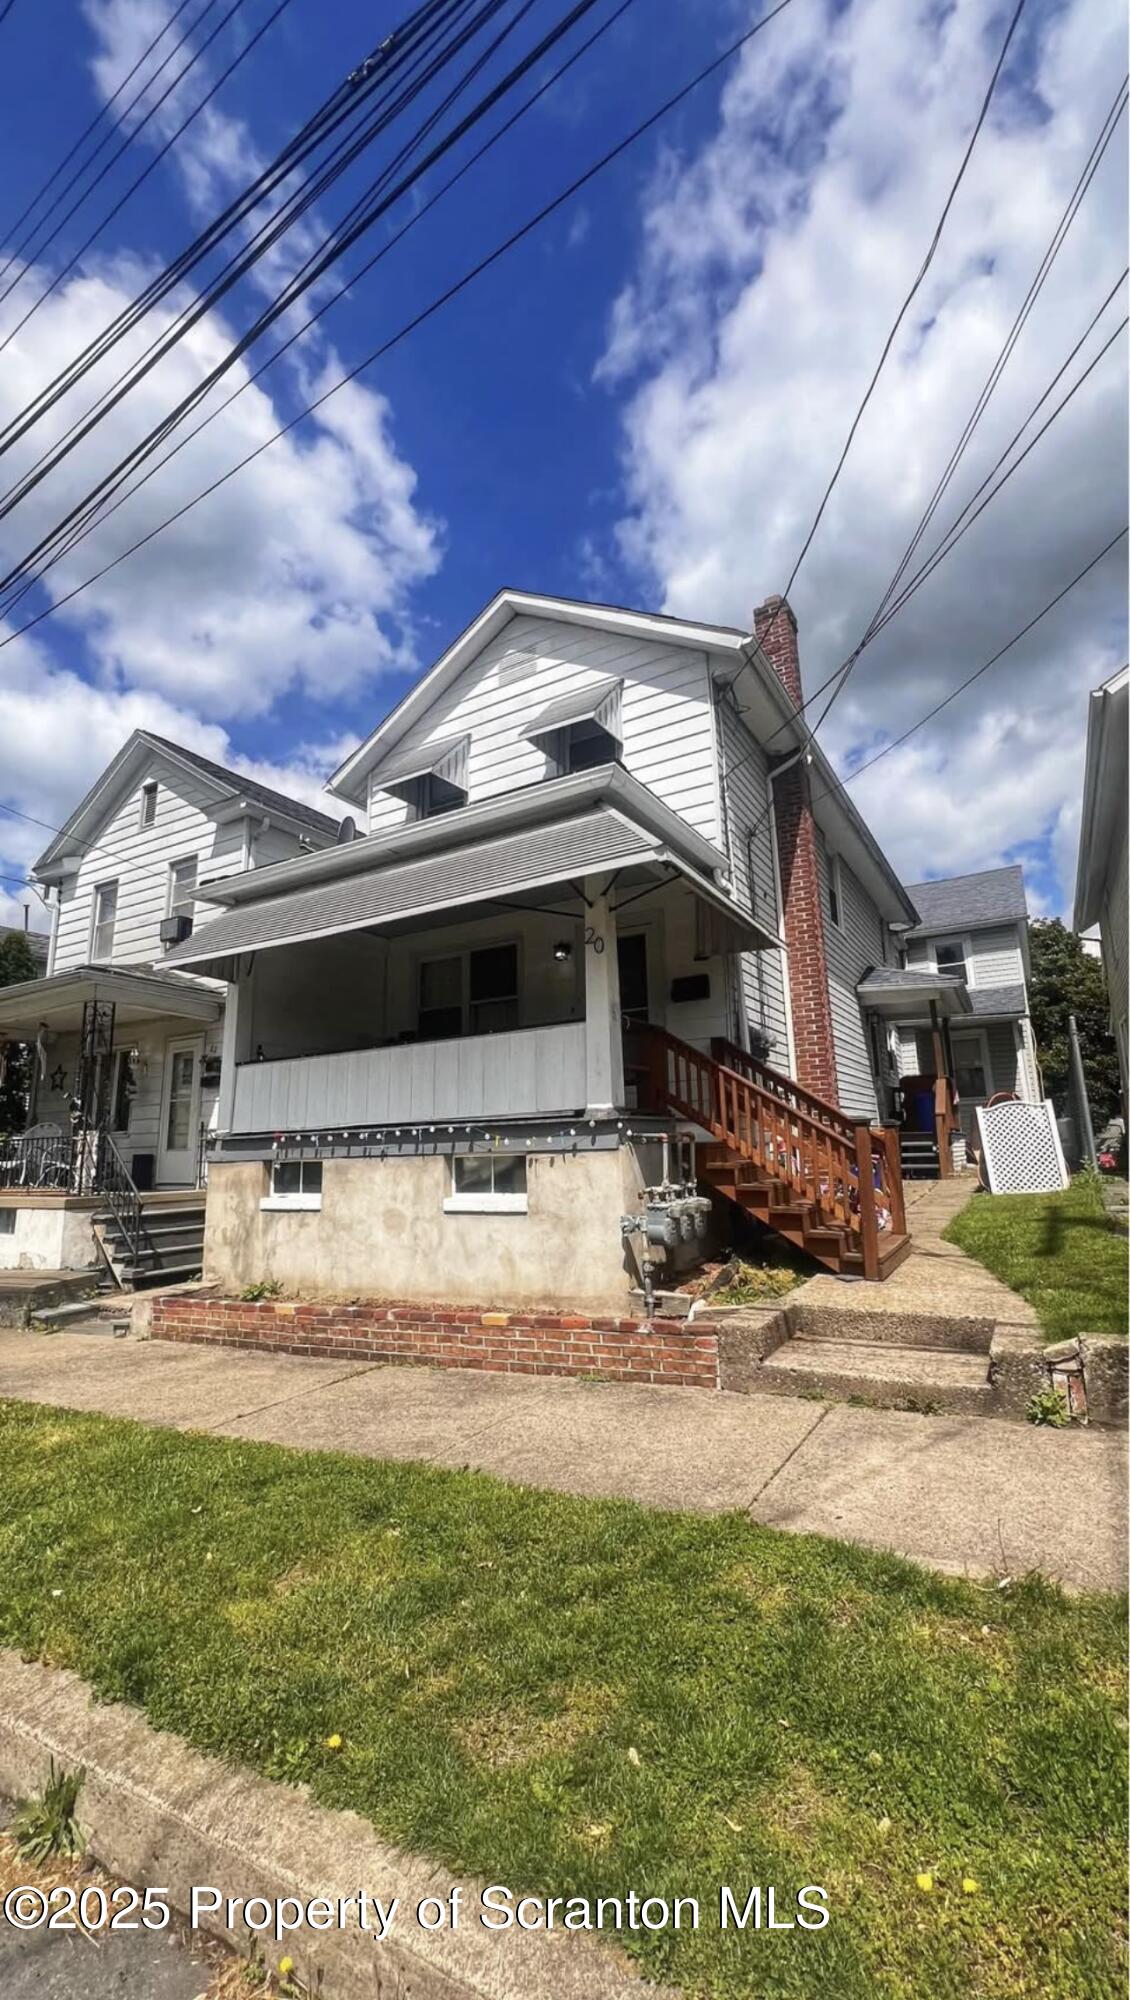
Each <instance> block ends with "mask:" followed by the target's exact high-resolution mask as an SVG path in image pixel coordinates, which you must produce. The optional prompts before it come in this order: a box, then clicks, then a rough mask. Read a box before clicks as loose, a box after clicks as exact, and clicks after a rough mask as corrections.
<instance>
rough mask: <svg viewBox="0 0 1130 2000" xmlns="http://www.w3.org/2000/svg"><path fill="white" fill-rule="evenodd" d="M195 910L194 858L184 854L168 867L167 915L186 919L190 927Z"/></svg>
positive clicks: (192, 855)
mask: <svg viewBox="0 0 1130 2000" xmlns="http://www.w3.org/2000/svg"><path fill="white" fill-rule="evenodd" d="M195 910H196V856H195V854H186V855H185V856H184V858H183V860H181V861H173V862H171V863H170V865H169V915H170V917H187V919H188V923H189V928H190V929H191V926H192V919H193V915H194V913H195Z"/></svg>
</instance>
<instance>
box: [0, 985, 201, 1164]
mask: <svg viewBox="0 0 1130 2000" xmlns="http://www.w3.org/2000/svg"><path fill="white" fill-rule="evenodd" d="M194 1032H198V1033H199V1034H200V1035H202V1036H203V1039H204V1053H205V1056H209V1055H211V1056H218V1055H219V1053H220V1047H221V1041H222V1037H223V1029H222V1027H221V1026H220V1025H219V1023H216V1024H215V1025H212V1024H209V1025H208V1026H207V1027H204V1026H201V1027H200V1028H199V1029H195V1030H194V1027H193V1024H192V1023H191V1022H186V1021H172V1020H163V1021H147V1022H144V1023H139V1024H138V1026H137V1027H136V1028H122V1029H119V1030H118V1031H117V1033H116V1034H115V1036H114V1047H115V1050H127V1049H131V1048H135V1049H136V1050H137V1052H138V1053H137V1061H136V1063H135V1065H134V1083H135V1088H134V1093H133V1097H132V1099H131V1100H130V1107H129V1127H128V1130H127V1131H126V1133H125V1134H124V1136H122V1137H120V1138H119V1144H120V1147H121V1152H122V1157H123V1159H124V1160H125V1162H126V1164H127V1166H128V1165H129V1163H130V1160H131V1158H132V1156H133V1155H134V1153H156V1151H157V1145H158V1139H159V1137H160V1125H161V1104H162V1093H163V1090H164V1082H165V1044H166V1042H169V1041H183V1040H184V1039H185V1037H186V1035H191V1034H193V1033H194ZM78 1051H79V1038H78V1035H77V1034H70V1035H55V1036H52V1038H51V1039H50V1041H49V1042H48V1047H47V1075H46V1077H45V1078H44V1079H43V1081H42V1083H41V1084H40V1085H39V1088H38V1090H37V1092H36V1098H35V1120H36V1123H37V1124H38V1123H47V1124H51V1125H57V1126H58V1128H59V1130H60V1131H61V1132H69V1131H70V1104H69V1099H70V1093H71V1092H72V1091H73V1089H74V1085H75V1076H76V1072H77V1069H78ZM59 1070H61V1071H62V1073H63V1076H62V1085H61V1088H60V1089H58V1090H55V1089H53V1088H52V1084H51V1078H52V1076H53V1075H55V1074H56V1073H57V1072H58V1071H59ZM217 1096H218V1087H217V1085H216V1084H214V1083H213V1084H210V1085H208V1086H207V1087H204V1088H202V1090H201V1096H200V1119H201V1123H202V1124H203V1125H205V1126H211V1125H212V1124H213V1123H214V1122H215V1113H216V1100H217Z"/></svg>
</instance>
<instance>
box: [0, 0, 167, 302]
mask: <svg viewBox="0 0 1130 2000" xmlns="http://www.w3.org/2000/svg"><path fill="white" fill-rule="evenodd" d="M187 6H188V0H178V4H177V7H176V11H175V12H174V13H172V14H170V15H169V17H168V19H167V20H166V21H165V22H164V23H163V24H162V26H161V27H160V28H159V29H158V30H157V33H156V34H155V35H154V37H153V40H152V41H151V42H150V43H148V45H147V46H146V47H145V48H144V49H142V51H141V54H140V55H139V56H138V58H137V61H136V62H135V63H134V65H133V68H132V69H130V70H128V71H127V72H126V74H125V76H123V78H122V80H121V82H120V83H119V85H118V87H117V89H116V90H115V91H114V93H113V95H112V96H111V97H108V98H107V99H106V101H105V103H104V104H100V105H99V107H98V109H97V111H96V112H95V114H94V116H93V118H92V119H91V121H90V123H89V125H86V126H84V127H83V130H82V131H81V132H80V133H79V135H78V138H77V139H76V140H75V142H74V145H73V146H72V147H71V148H70V151H69V152H66V153H64V154H63V157H62V159H61V160H60V161H59V164H58V166H57V167H55V168H54V170H53V171H52V172H51V173H50V174H48V176H47V179H46V180H45V181H44V183H43V185H42V187H41V188H40V189H39V191H38V193H36V194H33V196H32V198H31V200H30V201H29V202H28V203H27V205H26V207H25V208H23V209H21V211H20V213H19V215H17V216H16V218H15V221H14V222H10V223H9V224H8V227H7V229H5V230H4V232H3V236H2V238H0V241H3V242H5V243H7V242H10V240H11V238H12V237H13V236H14V235H15V233H16V231H17V229H22V228H23V226H24V223H25V222H26V221H27V219H28V217H29V215H31V214H32V213H33V211H34V210H35V209H37V208H38V206H39V204H40V202H41V201H42V200H43V199H44V197H45V196H46V195H49V194H50V192H51V189H52V188H53V187H54V185H55V182H56V181H57V180H58V178H59V175H60V174H61V173H64V172H65V171H66V169H67V167H69V166H70V163H71V161H72V160H73V159H74V156H75V154H76V153H77V152H79V151H80V150H81V149H82V147H83V146H85V144H86V142H87V140H88V139H89V137H90V135H91V133H92V132H93V131H94V130H95V128H96V127H97V126H98V125H100V124H101V122H102V120H103V118H105V117H106V115H107V113H108V112H109V111H111V110H112V109H113V107H114V105H115V104H116V103H117V101H118V99H119V97H120V96H121V94H122V92H123V90H125V89H126V87H127V85H129V84H130V83H132V82H133V79H134V77H135V76H136V75H137V72H138V70H139V69H140V68H141V67H142V65H143V64H144V63H147V62H148V60H149V58H150V56H151V55H152V54H153V51H154V49H155V48H156V47H157V44H158V42H162V41H164V39H165V36H166V35H167V34H168V32H169V29H170V28H171V27H172V26H173V25H174V23H175V22H176V21H177V20H179V18H180V16H181V15H182V14H183V13H184V10H185V8H186V7H187ZM119 122H120V121H119ZM114 129H115V130H116V129H117V126H116V125H115V128H114ZM35 227H36V228H38V227H39V224H38V223H36V224H35ZM15 254H16V253H15V251H11V252H10V253H9V255H8V256H7V257H6V259H5V260H4V262H3V264H0V278H2V277H3V276H4V275H5V273H6V272H7V270H8V267H9V265H10V264H11V262H12V259H13V257H14V256H15Z"/></svg>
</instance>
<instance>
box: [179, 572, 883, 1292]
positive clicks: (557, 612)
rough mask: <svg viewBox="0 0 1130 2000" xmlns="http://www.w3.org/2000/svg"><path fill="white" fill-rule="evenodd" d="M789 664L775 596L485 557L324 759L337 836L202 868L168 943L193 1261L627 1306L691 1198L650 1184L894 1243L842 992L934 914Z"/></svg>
mask: <svg viewBox="0 0 1130 2000" xmlns="http://www.w3.org/2000/svg"><path fill="white" fill-rule="evenodd" d="M800 690H801V684H800V668H799V660H798V655H797V641H796V626H795V621H794V620H793V618H792V614H791V612H790V611H789V608H788V606H787V605H785V604H783V603H782V602H781V601H780V600H770V602H769V603H768V604H767V605H765V606H763V607H762V608H761V610H760V611H759V612H758V614H757V616H756V620H755V630H754V631H753V632H743V631H739V630H736V629H732V628H728V627H721V626H712V625H704V624H694V623H690V622H687V621H681V620H677V619H672V618H667V617H661V616H657V615H653V614H649V613H644V612H636V611H626V610H620V609H616V608H611V607H607V606H600V605H592V604H584V603H577V602H573V601H570V600H566V599H561V598H545V597H535V596H531V595H528V594H526V593H523V592H519V591H513V590H504V591H501V592H500V593H499V594H498V595H497V596H496V597H495V598H494V599H493V600H492V602H491V603H490V604H488V605H487V606H486V608H485V610H484V611H483V612H482V613H481V614H480V615H479V617H478V618H476V619H475V621H474V622H473V624H472V625H470V626H469V627H468V628H467V630H466V631H465V632H463V633H462V634H461V636H460V637H459V638H458V639H457V640H456V641H455V642H454V644H453V645H451V646H450V647H449V648H448V649H447V650H446V651H445V652H444V654H443V655H442V657H441V658H440V659H439V660H438V661H437V662H436V663H435V665H434V666H433V667H432V668H431V669H430V671H428V672H427V673H425V674H424V676H423V677H422V678H421V680H420V681H419V682H418V684H417V685H416V686H415V687H413V688H412V690H411V691H410V692H409V693H408V694H407V696H406V697H405V698H404V700H403V701H401V702H400V704H399V705H398V706H397V707H396V708H395V709H394V710H393V711H392V713H391V714H389V715H388V716H386V717H385V718H384V720H383V721H381V722H380V724H379V725H378V727H377V728H376V729H375V730H374V731H373V732H372V734H371V735H370V736H369V737H368V738H367V739H366V741H365V742H364V743H362V744H361V745H360V746H359V747H358V748H357V750H356V751H355V752H354V753H353V754H352V755H351V756H350V757H349V758H348V759H347V760H346V762H345V763H344V764H343V765H342V767H341V769H340V770H339V771H338V772H337V773H336V774H335V776H334V778H333V779H332V780H331V783H330V790H331V792H332V793H333V794H335V796H336V797H337V798H338V799H339V800H340V801H341V802H342V804H343V805H344V806H345V807H347V808H349V810H350V812H351V815H352V816H353V820H354V822H355V824H354V827H353V831H354V833H355V835H356V837H355V838H352V839H345V840H344V841H341V842H339V843H338V844H336V845H335V846H334V847H333V848H332V849H331V850H327V851H321V852H313V853H308V854H304V855H294V856H292V857H291V858H290V859H285V860H279V861H277V862H276V863H274V864H273V865H271V866H266V867H264V866H257V867H254V868H247V869H243V870H241V871H239V872H236V873H231V874H229V875H226V876H225V877H224V879H223V880H222V881H219V882H216V881H213V882H211V883H210V884H208V885H206V886H203V888H202V894H203V895H204V897H206V899H207V901H208V903H209V904H210V905H211V906H212V912H213V913H212V914H211V915H210V916H207V917H206V916H205V915H204V914H203V913H202V912H201V913H200V914H199V915H198V920H197V923H196V925H195V928H194V930H193V933H192V935H191V936H190V937H188V938H186V939H184V940H183V941H181V942H179V943H177V944H176V945H174V946H173V947H172V949H171V950H170V951H169V952H168V953H167V955H166V957H165V959H164V960H163V962H162V970H163V971H168V972H172V973H176V974H192V975H194V976H196V977H197V978H204V979H209V980H213V981H217V982H223V983H224V984H225V985H226V987H227V993H228V1001H227V1010H226V1015H225V1020H224V1044H223V1064H222V1076H221V1082H220V1094H219V1100H218V1106H217V1112H216V1118H215V1121H214V1124H215V1144H214V1146H213V1147H212V1149H211V1153H210V1167H209V1176H208V1222H207V1242H206V1257H205V1275H206V1276H207V1277H209V1278H212V1279H214V1280H215V1281H216V1282H217V1283H218V1284H220V1285H221V1286H223V1287H225V1288H235V1289H241V1288H242V1287H243V1286H245V1285H246V1284H247V1283H248V1282H251V1281H254V1280H258V1279H263V1278H269V1279H275V1280H277V1281H279V1282H280V1283H281V1284H282V1285H283V1286H284V1287H285V1288H286V1289H287V1290H294V1291H297V1292H303V1293H306V1294H315V1295H321V1294H324V1295H331V1296H334V1295H336V1296H342V1295H344V1296H349V1295H350V1294H358V1293H363V1294H367V1295H370V1296H373V1295H375V1296H380V1297H384V1298H389V1299H397V1298H399V1299H405V1300H418V1299H421V1298H431V1299H436V1300H478V1301H480V1302H481V1301H489V1300H497V1299H505V1300H507V1301H509V1302H512V1303H526V1302H534V1301H545V1302H560V1301H561V1300H563V1299H565V1300H569V1299H571V1300H573V1301H575V1302H577V1303H590V1304H593V1303H601V1304H604V1305H609V1304H615V1303H617V1302H619V1301H621V1300H625V1299H626V1297H627V1293H628V1288H629V1287H630V1285H632V1284H633V1282H635V1281H636V1280H637V1279H638V1276H639V1271H640V1266H641V1263H642V1262H646V1261H648V1260H649V1253H650V1252H651V1251H654V1252H655V1253H656V1256H657V1257H665V1258H666V1259H667V1262H668V1264H669V1263H670V1262H672V1261H675V1262H676V1263H677V1261H678V1259H679V1257H681V1256H682V1255H683V1254H684V1251H685V1246H686V1242H687V1239H688V1237H691V1236H693V1235H694V1232H695V1230H696V1229H697V1228H698V1227H699V1226H700V1218H699V1219H696V1215H695V1214H694V1213H692V1212H691V1211H689V1210H687V1209H685V1208H684V1209H681V1210H679V1212H678V1213H677V1214H676V1216H675V1218H674V1219H672V1217H671V1216H670V1214H665V1215H660V1214H658V1213H657V1214H654V1215H653V1214H651V1210H656V1211H658V1210H660V1209H662V1208H663V1205H664V1199H663V1198H661V1197H660V1196H654V1195H653V1197H652V1198H651V1199H650V1200H649V1198H648V1197H647V1196H646V1194H645V1191H646V1190H653V1191H654V1190H655V1189H657V1188H661V1187H662V1186H663V1184H664V1183H666V1185H667V1190H668V1193H667V1197H666V1199H667V1202H668V1206H670V1190H671V1188H672V1186H677V1187H680V1188H682V1189H683V1192H684V1194H686V1193H689V1192H691V1191H692V1187H693V1185H694V1184H697V1185H698V1186H699V1187H705V1189H706V1190H707V1191H708V1192H709V1193H711V1194H713V1195H716V1196H717V1197H718V1198H719V1200H720V1201H721V1200H728V1201H730V1202H731V1203H736V1204H738V1205H740V1206H741V1207H742V1208H744V1209H745V1211H746V1212H747V1213H748V1214H750V1215H752V1216H753V1217H754V1219H755V1220H757V1221H759V1222H761V1223H762V1224H763V1225H765V1226H769V1227H772V1228H773V1229H774V1230H775V1231H777V1232H778V1233H779V1234H781V1235H782V1236H785V1237H787V1238H789V1239H790V1240H791V1241H793V1242H794V1243H797V1244H802V1245H803V1246H804V1247H805V1248H806V1249H807V1250H809V1251H810V1253H811V1254H812V1255H813V1256H815V1257H817V1258H818V1259H820V1260H821V1261H822V1262H824V1263H825V1264H827V1265H828V1266H830V1267H831V1268H833V1269H839V1270H844V1271H858V1272H859V1274H860V1275H863V1276H867V1277H870V1278H876V1277H879V1276H880V1275H882V1274H883V1272H884V1271H885V1270H886V1269H888V1268H891V1267H893V1264H894V1263H895V1262H896V1261H897V1259H898V1257H899V1256H900V1255H901V1254H902V1250H903V1248H904V1247H905V1233H904V1228H903V1218H902V1211H901V1182H900V1181H899V1177H898V1172H897V1146H894V1145H893V1144H892V1135H891V1133H890V1131H889V1130H886V1129H884V1128H882V1127H881V1126H880V1125H879V1124H878V1123H877V1120H878V1118H879V1115H880V1111H881V1110H884V1109H885V1108H886V1107H885V1106H884V1105H883V1103H882V1095H881V1093H882V1081H881V1077H880V1076H879V1075H878V1071H879V1070H880V1069H881V1063H877V1062H876V1060H875V1057H874V1046H875V1038H874V1035H873V1026H872V1023H871V1022H870V1020H869V1018H867V1017H866V1016H865V1012H864V1009H863V1006H862V1004H861V998H860V991H859V989H860V986H861V982H863V981H864V979H865V978H866V976H867V975H868V974H870V973H871V972H873V971H874V969H875V968H876V967H877V966H883V965H887V966H890V967H892V968H895V967H897V964H898V957H899V950H898V942H897V940H898V937H899V935H900V933H901V932H902V931H905V929H906V928H907V927H908V926H911V925H913V924H915V923H916V922H917V916H918V912H917V911H916V909H915V907H914V904H913V902H912V900H911V899H910V897H909V896H908V895H907V892H906V891H905V890H904V889H903V888H902V886H901V885H900V883H899V882H898V880H897V878H896V876H895V874H894V872H893V870H892V868H891V866H890V864H889V863H888V862H887V860H886V859H885V857H884V855H883V854H882V852H881V851H880V849H879V847H878V845H877V843H876V841H875V839H874V838H873V836H872V835H871V833H870V832H869V830H868V828H867V827H866V825H865V824H864V822H863V821H862V819H861V818H860V816H859V814H858V812H857V811H856V809H855V807H854V805H853V804H852V802H851V800H850V797H849V796H848V795H847V793H845V791H844V790H843V789H842V787H840V786H838V785H837V784H836V782H835V779H834V777H833V774H832V772H831V770H830V768H829V767H828V766H827V764H826V763H825V761H824V759H823V757H822V755H821V753H820V752H819V750H817V749H814V748H810V747H809V746H808V744H807V738H806V732H805V729H804V726H803V722H802V721H799V720H798V718H797V713H796V711H797V708H798V705H799V703H800V700H801V691H800ZM688 1133H693V1134H695V1135H697V1139H698V1142H699V1143H698V1151H697V1155H696V1159H695V1162H694V1167H693V1170H692V1169H691V1167H690V1164H689V1159H688V1156H687V1153H686V1149H685V1147H683V1148H680V1147H679V1146H677V1145H673V1142H674V1141H677V1139H678V1137H679V1135H680V1134H688ZM677 1157H678V1159H679V1165H678V1168H676V1158H677ZM675 1205H676V1207H678V1204H677V1203H676V1204H675ZM645 1211H647V1213H646V1214H645ZM633 1218H634V1220H635V1222H636V1223H637V1224H639V1225H641V1226H640V1227H639V1228H637V1229H635V1230H633V1229H632V1228H631V1227H630V1226H627V1225H630V1224H631V1222H632V1220H633ZM622 1219H626V1226H625V1227H624V1228H622ZM649 1230H650V1231H651V1234H650V1235H649V1233H648V1232H649ZM672 1233H673V1234H674V1236H675V1237H676V1238H677V1243H675V1244H673V1243H672V1242H671V1241H670V1238H671V1235H672Z"/></svg>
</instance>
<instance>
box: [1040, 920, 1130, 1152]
mask: <svg viewBox="0 0 1130 2000" xmlns="http://www.w3.org/2000/svg"><path fill="white" fill-rule="evenodd" d="M1028 941H1029V946H1030V948H1031V954H1032V980H1031V985H1030V987H1029V991H1028V999H1029V1003H1030V1006H1031V1010H1032V1028H1033V1031H1034V1033H1035V1036H1036V1054H1037V1056H1038V1057H1039V1061H1040V1068H1041V1069H1042V1071H1043V1075H1044V1089H1045V1091H1046V1093H1047V1095H1048V1096H1049V1097H1050V1098H1053V1099H1054V1101H1055V1105H1056V1109H1057V1111H1059V1112H1060V1113H1063V1112H1064V1111H1066V1110H1067V1109H1068V1107H1069V1105H1070V1067H1069V1055H1068V1045H1067V1017H1068V1015H1069V1014H1074V1016H1075V1025H1076V1027H1077V1028H1078V1030H1079V1047H1080V1050H1081V1052H1082V1056H1083V1074H1084V1076H1085V1078H1086V1082H1087V1098H1088V1101H1089V1103H1090V1106H1091V1116H1092V1118H1093V1119H1094V1121H1095V1124H1096V1126H1100V1125H1103V1124H1105V1123H1106V1120H1107V1119H1108V1118H1112V1117H1113V1116H1114V1114H1115V1113H1116V1112H1117V1111H1118V1109H1119V1077H1118V1049H1117V1047H1116V1046H1115V1041H1114V1036H1113V1035H1112V1034H1111V1032H1110V1013H1109V1007H1108V1002H1107V992H1106V977H1105V975H1104V973H1103V967H1102V960H1101V959H1098V958H1092V956H1091V954H1090V953H1089V952H1086V951H1084V949H1083V941H1082V939H1081V938H1080V936H1079V934H1078V932H1077V931H1069V930H1068V928H1067V926H1066V924H1063V923H1061V922H1060V920H1059V918H1058V917H1038V918H1037V919H1036V921H1035V922H1034V923H1031V924H1029V926H1028Z"/></svg>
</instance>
